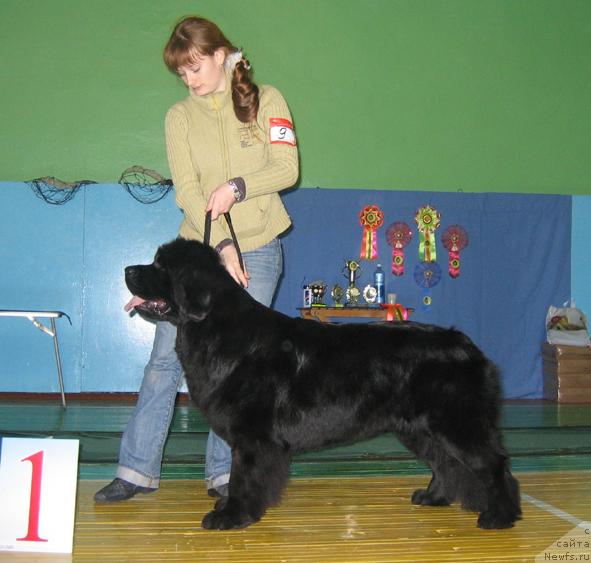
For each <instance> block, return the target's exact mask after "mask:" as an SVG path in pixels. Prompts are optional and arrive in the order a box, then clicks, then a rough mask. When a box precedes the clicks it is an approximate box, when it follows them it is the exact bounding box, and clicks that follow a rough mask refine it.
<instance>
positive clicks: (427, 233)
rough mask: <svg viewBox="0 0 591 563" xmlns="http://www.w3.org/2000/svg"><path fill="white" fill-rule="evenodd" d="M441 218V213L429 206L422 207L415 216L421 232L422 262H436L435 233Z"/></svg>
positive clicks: (420, 249) (420, 252) (420, 248)
mask: <svg viewBox="0 0 591 563" xmlns="http://www.w3.org/2000/svg"><path fill="white" fill-rule="evenodd" d="M440 221H441V217H440V215H439V211H437V209H435V208H434V207H431V206H429V205H424V206H423V207H421V208H420V209H419V210H418V211H417V214H416V215H415V222H416V224H417V227H418V230H419V258H420V260H421V261H422V262H435V260H437V252H436V249H435V231H436V229H437V228H438V227H439V223H440Z"/></svg>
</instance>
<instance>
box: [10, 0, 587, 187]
mask: <svg viewBox="0 0 591 563" xmlns="http://www.w3.org/2000/svg"><path fill="white" fill-rule="evenodd" d="M189 13H199V14H201V15H205V16H206V17H210V18H211V19H214V20H215V21H217V22H218V23H219V24H220V26H221V27H222V29H224V31H225V32H226V33H227V35H228V36H229V37H230V39H231V40H232V41H234V43H236V44H237V45H241V46H243V47H244V48H245V49H246V51H247V55H248V56H249V58H250V59H251V61H252V63H253V66H254V68H255V77H256V78H257V80H258V81H259V82H270V83H273V84H274V85H276V86H277V87H278V88H279V89H280V90H282V91H283V93H284V94H285V96H286V98H287V99H288V102H289V104H290V106H291V109H292V112H293V114H294V118H295V123H296V129H297V133H298V138H299V142H300V147H301V156H302V174H301V182H300V183H301V185H302V186H322V187H362V188H389V189H404V190H416V189H418V190H445V191H449V190H464V191H511V192H532V193H566V194H584V193H591V158H589V155H590V154H591V141H590V139H591V135H590V133H589V132H590V131H591V112H590V111H589V109H590V100H591V64H590V62H589V56H590V54H591V1H590V0H365V1H359V0H330V1H329V0H241V1H238V0H203V1H197V0H192V1H188V0H0V53H1V55H0V76H1V79H2V82H1V83H2V88H1V89H0V108H1V110H0V111H1V112H2V115H1V121H0V155H1V156H0V181H15V180H27V179H30V178H34V177H38V176H45V175H52V176H57V177H58V178H61V179H64V180H79V179H91V180H97V181H99V182H108V183H112V182H116V181H117V180H118V178H119V176H120V173H121V172H122V171H123V170H124V169H125V168H127V167H129V166H131V165H134V164H140V165H143V166H145V167H148V168H154V169H156V170H158V171H160V172H161V173H163V174H164V175H168V167H167V164H166V157H165V150H164V139H163V131H162V129H163V117H164V114H165V112H166V109H167V108H168V107H169V106H170V105H171V104H173V103H174V102H175V101H176V100H178V99H180V98H181V97H182V96H184V95H185V92H184V88H183V87H182V85H181V84H180V83H179V82H178V80H177V79H176V78H174V77H173V76H171V75H170V74H169V73H168V72H167V71H166V69H165V68H164V65H163V64H162V62H161V49H162V47H163V44H164V42H165V40H166V38H167V35H168V33H169V31H170V29H171V27H172V25H173V23H174V22H175V21H176V20H177V19H178V17H180V16H182V15H185V14H189Z"/></svg>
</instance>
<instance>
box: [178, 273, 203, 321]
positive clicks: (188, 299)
mask: <svg viewBox="0 0 591 563" xmlns="http://www.w3.org/2000/svg"><path fill="white" fill-rule="evenodd" d="M172 292H173V297H174V301H175V303H176V306H177V308H178V310H179V312H180V314H181V317H185V318H188V319H191V320H193V321H202V320H203V319H205V317H207V315H208V314H209V312H210V311H211V307H212V295H211V290H210V289H209V288H207V287H206V286H205V285H204V284H203V283H202V280H201V283H200V280H199V279H198V276H196V275H194V273H192V272H191V271H190V269H189V268H184V269H183V271H182V272H179V275H178V276H176V277H175V279H173V280H172Z"/></svg>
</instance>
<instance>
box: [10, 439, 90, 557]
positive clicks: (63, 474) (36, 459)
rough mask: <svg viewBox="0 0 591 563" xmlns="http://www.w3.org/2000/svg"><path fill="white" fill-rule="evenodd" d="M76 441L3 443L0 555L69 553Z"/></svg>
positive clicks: (74, 505)
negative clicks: (7, 553)
mask: <svg viewBox="0 0 591 563" xmlns="http://www.w3.org/2000/svg"><path fill="white" fill-rule="evenodd" d="M78 446H79V444H78V440H53V439H43V438H3V439H2V444H1V447H2V455H1V457H0V551H36V552H50V553H72V544H73V539H74V513H75V508H76V480H77V475H78Z"/></svg>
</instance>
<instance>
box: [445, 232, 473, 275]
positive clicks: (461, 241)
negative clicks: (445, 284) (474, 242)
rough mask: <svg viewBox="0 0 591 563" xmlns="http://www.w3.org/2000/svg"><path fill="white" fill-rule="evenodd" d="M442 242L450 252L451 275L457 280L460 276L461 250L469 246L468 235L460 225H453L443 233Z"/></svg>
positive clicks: (449, 268) (449, 267)
mask: <svg viewBox="0 0 591 563" xmlns="http://www.w3.org/2000/svg"><path fill="white" fill-rule="evenodd" d="M441 242H443V246H444V247H445V248H447V250H448V251H449V261H448V272H449V275H450V276H451V277H452V278H457V277H458V276H459V275H460V250H462V249H464V248H466V246H468V233H467V232H466V230H465V229H464V228H463V227H460V225H451V226H450V227H448V228H447V229H445V231H443V234H442V235H441Z"/></svg>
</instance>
